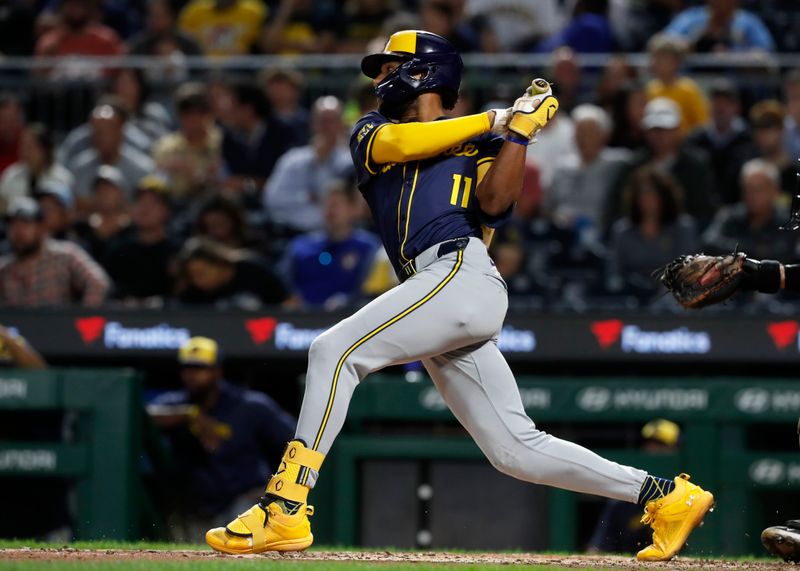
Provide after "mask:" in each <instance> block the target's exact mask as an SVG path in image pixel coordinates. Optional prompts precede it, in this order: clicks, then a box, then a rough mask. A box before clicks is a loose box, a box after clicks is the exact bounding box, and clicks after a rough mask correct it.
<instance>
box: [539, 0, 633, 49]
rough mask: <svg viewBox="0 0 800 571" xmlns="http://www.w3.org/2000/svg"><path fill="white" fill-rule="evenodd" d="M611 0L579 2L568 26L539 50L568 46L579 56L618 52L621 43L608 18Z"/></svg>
mask: <svg viewBox="0 0 800 571" xmlns="http://www.w3.org/2000/svg"><path fill="white" fill-rule="evenodd" d="M608 4H609V0H576V2H575V4H574V7H573V9H572V18H571V19H570V21H569V22H567V24H566V26H564V27H563V28H561V29H560V30H559V31H558V32H556V33H555V34H553V35H552V36H550V37H549V38H548V39H546V40H544V41H543V42H541V43H540V44H539V46H538V48H537V49H538V51H542V52H549V51H551V50H554V49H555V48H558V47H562V46H567V47H570V48H572V49H573V50H575V51H576V52H578V53H609V52H613V51H616V49H617V41H616V39H615V38H614V31H613V30H612V29H611V21H610V19H609V17H608Z"/></svg>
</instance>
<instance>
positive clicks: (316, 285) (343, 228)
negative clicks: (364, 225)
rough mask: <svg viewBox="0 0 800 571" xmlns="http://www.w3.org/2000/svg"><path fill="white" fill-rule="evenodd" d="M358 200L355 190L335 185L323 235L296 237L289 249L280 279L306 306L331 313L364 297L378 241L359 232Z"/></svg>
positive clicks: (327, 204)
mask: <svg viewBox="0 0 800 571" xmlns="http://www.w3.org/2000/svg"><path fill="white" fill-rule="evenodd" d="M357 200H360V197H359V196H358V195H357V193H356V192H355V190H354V189H352V188H349V187H348V186H346V185H345V183H334V184H333V185H331V188H330V189H329V190H328V192H327V193H326V194H325V198H324V199H323V203H324V214H323V215H324V220H325V228H324V230H323V231H322V232H312V233H310V234H304V235H302V236H298V237H297V238H295V239H294V240H292V242H291V243H290V244H289V247H288V248H287V252H286V255H285V257H284V260H283V269H284V272H282V273H284V275H286V276H287V277H288V279H289V282H290V283H291V288H292V290H293V292H294V294H295V295H297V296H298V297H299V298H300V301H301V303H302V304H303V305H305V306H310V307H320V308H325V309H328V310H332V309H337V308H340V307H342V306H345V305H348V304H351V303H353V302H355V301H356V300H357V299H359V297H361V288H362V286H363V285H364V282H365V280H366V279H367V277H368V276H369V273H370V270H371V268H372V265H373V261H374V259H375V253H376V252H377V250H378V248H380V241H379V240H378V237H377V236H375V235H374V234H371V233H369V232H365V231H364V230H356V228H355V226H354V223H355V221H356V219H357V218H358V216H359V209H358V206H357V204H356V201H357Z"/></svg>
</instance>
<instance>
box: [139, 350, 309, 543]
mask: <svg viewBox="0 0 800 571" xmlns="http://www.w3.org/2000/svg"><path fill="white" fill-rule="evenodd" d="M178 363H179V364H180V367H181V369H180V376H181V381H182V383H183V389H182V390H178V391H173V392H168V393H164V394H162V395H160V396H158V397H157V398H156V399H154V400H153V402H152V403H151V404H150V405H149V406H148V407H147V412H148V413H149V414H150V417H151V418H152V419H153V420H154V422H155V423H156V424H157V425H158V426H160V427H161V428H162V429H163V430H164V431H165V433H166V435H167V437H168V439H169V440H168V441H169V444H170V446H171V449H172V452H173V454H174V456H175V460H176V463H177V468H178V474H176V478H175V482H174V484H175V486H174V487H175V489H174V496H175V498H176V499H177V500H178V501H177V502H176V503H177V505H175V506H174V508H175V513H173V514H172V515H171V517H170V518H169V520H170V521H169V523H170V525H169V527H170V530H171V531H172V534H173V539H174V540H176V541H184V542H196V541H197V540H198V538H200V537H202V536H203V533H204V530H205V529H206V528H207V527H208V526H209V525H211V524H212V523H213V522H214V521H218V520H220V518H222V519H225V518H226V517H229V516H230V517H236V515H237V514H239V513H241V512H243V511H244V510H246V509H247V507H248V506H250V505H252V504H253V501H254V500H255V499H256V498H258V496H260V495H262V494H263V484H262V480H263V479H264V474H269V473H271V472H272V471H275V470H277V469H278V465H277V462H278V459H279V458H280V455H281V453H282V451H283V448H284V447H285V445H286V441H287V440H289V439H291V438H292V437H293V436H294V429H295V421H294V419H293V418H291V417H290V416H289V415H288V414H287V413H286V412H284V411H283V410H282V409H281V408H280V407H279V406H278V405H277V404H276V403H275V402H274V401H273V400H272V399H270V398H269V397H268V396H267V395H265V394H264V393H260V392H255V391H249V390H245V389H242V388H240V387H238V386H236V385H233V384H231V383H229V382H227V381H226V380H224V377H223V371H222V358H221V355H220V351H219V346H218V345H217V343H216V341H214V340H212V339H209V338H207V337H192V338H191V339H189V340H188V341H187V342H186V343H184V344H183V345H182V346H181V348H180V350H179V351H178Z"/></svg>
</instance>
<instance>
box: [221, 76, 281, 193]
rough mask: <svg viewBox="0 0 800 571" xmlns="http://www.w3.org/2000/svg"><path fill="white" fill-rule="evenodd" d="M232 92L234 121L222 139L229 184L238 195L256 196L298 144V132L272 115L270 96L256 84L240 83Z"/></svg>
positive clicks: (232, 116)
mask: <svg viewBox="0 0 800 571" xmlns="http://www.w3.org/2000/svg"><path fill="white" fill-rule="evenodd" d="M232 92H233V109H232V112H231V119H232V124H231V126H230V127H229V128H226V129H225V132H224V135H223V138H222V158H223V160H224V161H225V166H226V168H227V171H228V175H229V176H228V179H227V180H226V181H225V187H226V188H227V189H228V190H229V191H232V192H234V193H235V194H239V195H240V194H245V195H252V194H253V193H256V192H257V191H258V190H259V189H261V187H262V186H263V185H264V182H266V180H267V178H269V175H270V174H271V173H272V169H273V168H274V167H275V163H276V162H277V161H278V159H279V158H280V156H281V155H282V154H283V153H285V152H286V150H287V149H288V148H289V147H291V146H293V145H294V141H295V136H296V135H295V133H293V132H292V131H291V130H289V129H288V128H287V127H286V126H285V125H284V124H283V123H281V122H280V121H278V120H277V119H275V118H274V117H273V116H272V114H271V111H270V108H269V102H268V101H267V98H266V96H265V95H264V93H263V91H261V89H259V88H258V87H257V86H256V85H254V84H251V83H238V84H236V85H234V86H233V90H232Z"/></svg>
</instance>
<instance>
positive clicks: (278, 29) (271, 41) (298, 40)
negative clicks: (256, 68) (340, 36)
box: [261, 0, 340, 54]
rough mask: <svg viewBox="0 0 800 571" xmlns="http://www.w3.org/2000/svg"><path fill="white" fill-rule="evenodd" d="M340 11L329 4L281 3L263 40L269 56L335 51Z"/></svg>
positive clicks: (324, 0) (308, 0)
mask: <svg viewBox="0 0 800 571" xmlns="http://www.w3.org/2000/svg"><path fill="white" fill-rule="evenodd" d="M339 14H340V9H339V7H338V5H337V3H336V2H332V1H330V0H280V2H279V4H278V7H277V8H276V10H275V11H274V13H273V14H271V17H270V19H269V21H268V22H267V25H266V27H265V29H264V33H263V35H262V37H261V49H262V50H263V51H264V52H266V53H278V54H306V53H319V54H323V53H333V52H335V51H336V47H337V41H336V27H337V25H338V24H339V17H338V16H339Z"/></svg>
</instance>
